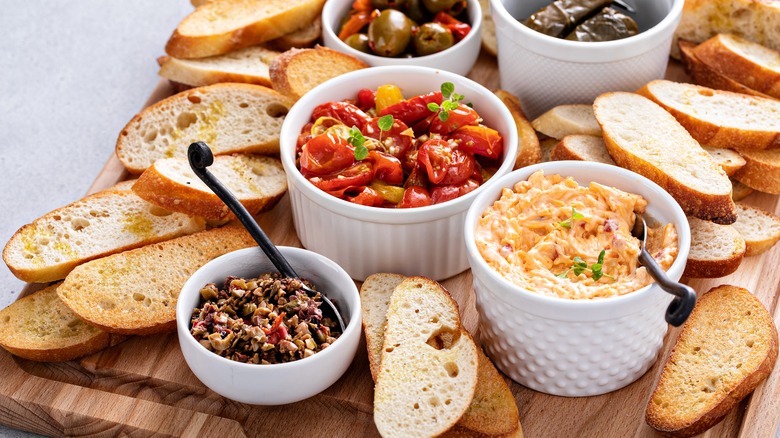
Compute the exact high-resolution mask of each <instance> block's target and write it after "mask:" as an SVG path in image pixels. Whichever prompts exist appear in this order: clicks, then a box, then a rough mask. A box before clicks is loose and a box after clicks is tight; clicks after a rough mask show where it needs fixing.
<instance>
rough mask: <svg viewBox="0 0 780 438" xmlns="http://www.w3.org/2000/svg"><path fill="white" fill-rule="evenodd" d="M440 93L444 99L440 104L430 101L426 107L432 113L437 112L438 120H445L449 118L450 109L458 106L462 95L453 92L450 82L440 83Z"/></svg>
mask: <svg viewBox="0 0 780 438" xmlns="http://www.w3.org/2000/svg"><path fill="white" fill-rule="evenodd" d="M441 95H442V96H443V97H444V99H445V100H444V101H442V103H441V105H439V104H437V103H436V102H431V103H429V104H428V109H429V110H430V111H431V112H434V113H435V112H438V113H439V120H441V121H442V122H446V121H447V119H448V118H450V111H453V110H455V109H457V108H458V102H460V101H461V100H463V95H462V94H458V93H456V92H455V85H454V84H453V83H452V82H445V83H443V84H441Z"/></svg>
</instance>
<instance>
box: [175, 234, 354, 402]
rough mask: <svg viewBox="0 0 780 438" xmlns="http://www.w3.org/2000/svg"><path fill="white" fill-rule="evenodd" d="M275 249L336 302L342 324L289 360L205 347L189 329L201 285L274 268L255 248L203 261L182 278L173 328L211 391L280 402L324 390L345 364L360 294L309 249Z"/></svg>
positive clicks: (186, 356) (334, 266)
mask: <svg viewBox="0 0 780 438" xmlns="http://www.w3.org/2000/svg"><path fill="white" fill-rule="evenodd" d="M279 250H280V251H281V253H282V255H284V257H285V258H286V259H287V261H289V262H290V265H291V266H292V267H293V269H295V271H296V273H297V274H298V275H300V276H301V277H302V278H305V279H308V280H310V281H311V282H312V283H313V284H314V285H315V286H316V287H317V290H319V291H322V292H324V293H325V294H326V295H327V296H328V298H330V299H331V301H333V302H334V303H336V305H337V306H338V308H339V312H340V313H341V317H342V319H344V323H345V324H347V328H346V330H345V331H344V333H343V334H342V335H341V336H340V337H339V338H338V339H336V341H335V342H334V343H333V344H332V345H330V346H329V347H328V348H326V349H324V350H322V351H320V352H318V353H315V354H314V355H312V356H309V357H307V358H305V359H299V360H297V361H294V362H288V363H282V364H272V365H258V364H246V363H240V362H235V361H232V360H229V359H225V358H224V357H220V356H218V355H216V354H214V353H212V352H211V351H208V350H207V349H206V348H204V347H203V346H202V345H200V344H199V343H198V342H197V341H196V340H195V338H194V337H193V336H192V335H191V334H190V319H191V317H192V311H193V309H195V307H197V306H198V302H199V299H200V289H201V288H202V287H203V286H205V285H206V284H208V283H216V284H217V285H221V284H223V283H224V282H225V278H226V277H227V276H229V275H235V276H237V277H240V278H252V277H257V276H259V275H261V274H264V273H266V272H278V271H276V269H275V268H274V266H273V264H271V261H270V260H268V258H267V257H266V256H265V254H263V252H262V250H260V248H246V249H241V250H238V251H234V252H231V253H228V254H225V255H223V256H221V257H218V258H216V259H214V260H212V261H210V262H209V263H207V264H205V265H203V266H202V267H201V268H200V269H198V270H197V271H196V272H195V273H194V274H193V275H192V277H190V279H189V280H187V282H186V283H185V284H184V287H183V288H182V290H181V293H180V294H179V298H178V302H177V304H176V330H177V332H178V336H179V346H180V347H181V351H182V353H183V354H184V360H185V361H186V362H187V365H188V366H189V367H190V369H191V370H192V372H193V373H194V374H195V376H196V377H197V378H198V379H199V380H200V381H201V382H203V384H204V385H206V386H208V387H209V388H210V389H211V390H212V391H214V392H216V393H217V394H219V395H222V396H224V397H227V398H229V399H232V400H236V401H239V402H242V403H251V404H256V405H282V404H287V403H294V402H297V401H300V400H303V399H306V398H309V397H311V396H314V395H316V394H318V393H320V392H322V391H324V390H325V389H327V388H328V387H329V386H330V385H332V384H334V383H335V382H336V381H337V380H338V379H339V378H340V377H341V375H342V374H344V372H345V371H346V370H347V368H348V367H349V365H350V364H351V363H352V359H353V358H354V357H355V352H356V351H357V347H358V343H359V342H360V330H361V329H360V326H361V318H362V314H361V307H360V296H359V294H358V290H357V287H356V286H355V283H354V282H353V281H352V279H351V278H349V275H347V273H346V272H344V270H343V269H341V268H340V267H339V266H338V265H337V264H336V263H334V262H332V261H330V260H328V259H327V258H325V257H323V256H321V255H319V254H315V253H313V252H311V251H307V250H305V249H301V248H292V247H286V246H280V247H279Z"/></svg>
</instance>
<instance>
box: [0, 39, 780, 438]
mask: <svg viewBox="0 0 780 438" xmlns="http://www.w3.org/2000/svg"><path fill="white" fill-rule="evenodd" d="M469 76H470V77H471V78H472V79H475V80H477V81H478V82H480V83H482V84H484V85H485V86H487V87H488V88H491V89H495V88H497V87H498V82H499V79H498V73H497V68H496V61H495V59H494V58H492V57H489V56H487V55H485V54H483V55H482V56H481V57H480V59H479V61H478V63H477V65H476V66H475V68H474V70H472V72H471V74H470V75H469ZM667 77H669V78H671V79H677V80H685V79H686V77H685V75H684V73H682V70H681V69H680V68H679V65H676V64H672V65H670V68H669V71H668V72H667ZM171 93H172V91H171V89H170V87H169V86H168V84H167V83H165V82H161V83H160V85H159V86H158V87H157V89H156V90H155V92H154V93H153V94H152V96H151V97H150V99H149V102H148V103H147V104H151V103H153V102H155V101H157V100H159V99H161V98H163V97H165V96H168V95H170V94H171ZM127 177H128V174H127V173H126V171H125V170H124V168H123V167H122V165H121V164H120V163H119V161H118V160H117V159H116V157H115V156H113V157H112V158H111V159H110V160H109V161H108V162H107V163H106V165H105V167H104V168H103V170H102V171H101V172H100V174H99V175H98V176H97V179H96V180H95V183H94V184H93V186H92V187H91V188H90V193H91V192H95V191H98V190H100V189H103V188H105V187H108V186H110V185H112V184H114V183H115V182H117V181H120V180H123V179H126V178H127ZM746 202H747V203H749V204H751V205H755V206H758V207H761V208H763V209H765V210H767V211H774V212H775V213H776V214H780V205H778V197H777V196H773V195H767V194H761V193H754V194H753V195H751V196H750V197H749V198H747V200H746ZM291 216H292V215H291V212H290V205H289V200H288V198H287V197H286V196H285V197H284V198H283V200H282V201H281V202H280V203H279V205H277V206H276V207H275V208H274V209H273V210H271V211H270V212H267V213H264V214H263V215H261V216H259V217H258V219H259V222H260V225H261V226H262V227H263V229H265V230H266V231H267V232H268V233H269V235H270V237H271V239H272V240H273V241H274V242H275V243H276V244H277V245H291V246H300V242H299V241H298V239H297V237H296V235H295V230H294V229H293V225H292V223H293V222H292V217H291ZM777 266H780V245H778V246H776V247H775V248H773V249H772V251H770V252H767V253H765V254H763V255H761V256H757V257H751V258H746V259H745V261H744V262H743V263H742V265H741V266H740V268H739V270H738V271H737V272H736V273H734V274H732V275H730V276H728V277H725V278H720V279H714V280H692V281H690V282H689V284H690V285H691V286H693V287H694V288H695V289H696V290H697V291H698V292H699V293H702V292H705V291H707V290H709V289H710V288H711V287H713V286H716V285H719V284H725V283H728V284H733V285H738V286H742V287H745V288H747V289H749V290H750V291H752V292H753V293H754V294H755V295H756V296H758V298H759V299H761V301H762V302H763V303H764V305H766V307H767V308H768V309H770V312H771V313H772V314H773V315H774V319H775V322H776V324H778V325H780V308H778V305H777V299H778V296H780V269H777ZM443 284H444V286H445V287H446V288H447V289H448V290H449V291H450V292H451V293H452V295H453V296H454V297H455V299H456V300H457V301H458V303H459V304H460V309H461V313H462V318H463V321H464V324H465V325H466V328H467V329H469V330H470V331H472V332H473V333H475V332H476V329H477V322H478V316H477V311H476V309H475V307H474V305H475V299H474V292H473V289H472V286H471V284H472V279H471V273H470V272H469V271H467V272H464V273H462V274H460V275H458V276H455V277H453V278H450V279H448V280H446V281H444V282H443ZM35 289H37V288H36V287H35V286H30V287H29V288H28V289H27V290H26V291H25V292H30V291H32V290H35ZM678 332H679V329H672V330H670V331H669V333H668V334H667V336H666V339H665V342H664V348H663V350H662V352H661V353H660V360H659V361H658V362H656V364H655V366H653V367H652V368H651V369H650V370H649V371H648V372H647V373H646V374H645V375H644V376H643V377H642V378H640V379H639V380H638V381H636V382H634V383H633V384H631V385H629V386H628V387H626V388H623V389H621V390H619V391H615V392H612V393H609V394H605V395H601V396H597V397H585V398H566V397H556V396H550V395H546V394H542V393H539V392H536V391H533V390H530V389H527V388H525V387H523V386H521V385H519V384H517V383H514V382H511V381H510V384H511V389H512V392H513V394H514V396H515V400H516V402H517V406H518V408H519V410H520V419H521V423H522V427H523V431H524V433H525V436H526V437H629V436H634V437H655V436H657V435H658V434H657V433H656V432H655V431H653V430H652V429H651V428H650V427H648V426H647V425H646V424H645V422H644V410H645V404H646V403H647V400H648V398H649V396H650V392H651V391H652V388H653V386H654V384H655V382H656V380H657V378H658V375H659V373H660V365H661V364H662V363H663V362H664V360H665V359H666V357H667V356H668V354H669V351H670V349H671V346H672V345H673V344H674V341H675V339H676V337H677V335H678ZM0 367H2V369H3V370H4V378H3V383H2V385H0V423H2V424H4V425H7V426H10V427H14V428H18V429H23V430H28V431H32V432H36V433H40V434H45V435H52V436H85V435H99V436H116V435H125V434H133V435H136V434H137V435H152V434H155V435H165V436H206V435H211V434H219V435H220V436H231V437H232V436H241V435H246V436H277V437H300V436H310V435H313V434H314V435H320V436H333V437H370V436H376V435H378V433H377V430H376V427H375V426H374V423H373V419H372V412H373V408H372V398H373V382H372V380H371V374H370V372H369V369H368V359H367V356H366V349H365V343H364V342H363V343H362V344H361V347H360V349H359V350H358V353H357V355H356V357H355V359H354V361H353V363H352V365H351V366H350V368H349V369H348V370H347V372H346V374H345V375H344V376H343V377H342V378H341V379H340V380H339V381H338V382H337V383H336V384H335V385H333V386H332V387H330V388H329V389H327V390H326V391H325V392H323V393H321V394H319V395H317V396H315V397H312V398H310V399H308V400H304V401H302V402H299V403H295V404H292V405H286V406H279V407H259V406H251V405H246V404H242V403H237V402H233V401H230V400H227V399H225V398H223V397H221V396H219V395H217V394H215V393H213V392H212V391H210V390H209V389H207V388H206V387H205V386H203V385H202V384H201V383H200V382H199V381H198V380H197V379H196V378H195V376H194V375H193V374H192V373H191V372H190V370H189V368H187V365H186V363H185V362H184V359H183V357H182V355H181V352H180V350H179V346H178V341H177V339H176V335H175V333H172V334H168V335H162V336H153V337H135V338H131V339H129V340H128V341H125V342H124V343H122V344H120V345H117V346H115V347H112V348H109V349H107V350H104V351H102V352H100V353H97V354H95V355H92V356H89V357H86V358H83V359H81V360H77V361H71V362H65V363H53V364H43V363H36V362H30V361H26V360H23V359H18V358H15V357H12V356H11V355H10V354H8V353H7V352H5V351H3V350H0ZM776 368H777V367H776ZM508 381H509V380H508ZM778 423H780V372H778V371H777V369H775V371H774V372H773V373H772V374H771V375H770V376H769V379H767V381H765V382H764V383H762V384H761V385H760V386H759V387H758V389H756V391H755V392H754V393H753V394H752V395H751V396H749V397H748V398H747V399H745V400H744V401H743V402H742V403H741V404H740V406H739V407H738V408H737V409H735V410H733V411H732V412H731V413H730V414H729V415H728V416H727V417H726V418H725V420H724V421H723V422H721V423H720V424H718V425H716V426H715V427H713V428H712V429H711V430H709V431H707V432H706V433H705V434H703V436H707V437H736V436H740V437H745V438H753V437H773V436H775V433H776V431H777V428H778Z"/></svg>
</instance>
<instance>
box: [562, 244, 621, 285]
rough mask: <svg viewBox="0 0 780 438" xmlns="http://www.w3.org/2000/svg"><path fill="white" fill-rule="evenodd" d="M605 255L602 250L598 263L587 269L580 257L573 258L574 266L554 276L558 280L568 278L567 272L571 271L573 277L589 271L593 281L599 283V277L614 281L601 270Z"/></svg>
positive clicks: (604, 251)
mask: <svg viewBox="0 0 780 438" xmlns="http://www.w3.org/2000/svg"><path fill="white" fill-rule="evenodd" d="M606 253H607V251H606V250H604V249H602V250H601V252H600V253H599V257H598V262H597V263H594V264H592V265H590V268H589V267H588V264H587V263H585V261H584V260H582V258H581V257H580V256H575V257H574V259H573V260H574V264H572V267H571V268H569V270H567V271H565V272H562V273H560V274H558V275H556V277H558V278H566V277H567V276H568V274H569V271H573V272H574V275H580V274H582V273H583V272H585V271H590V273H591V278H592V279H593V280H594V281H599V279H600V278H601V277H607V278H611V279H612V280H614V279H615V277H613V276H611V275H607V274H605V273H604V272H603V270H602V269H603V267H604V256H605V254H606Z"/></svg>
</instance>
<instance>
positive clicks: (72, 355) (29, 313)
mask: <svg viewBox="0 0 780 438" xmlns="http://www.w3.org/2000/svg"><path fill="white" fill-rule="evenodd" d="M59 285H60V283H57V284H53V285H51V286H48V287H46V288H44V289H41V290H39V291H38V292H35V293H33V294H30V295H27V296H26V297H24V298H20V299H18V300H16V301H15V302H13V303H12V304H11V305H10V306H8V307H6V308H5V309H3V310H0V322H2V324H0V346H2V347H3V348H5V349H6V350H8V351H9V352H10V353H11V354H14V355H16V356H19V357H22V358H24V359H29V360H35V361H39V362H63V361H67V360H71V359H76V358H78V357H82V356H86V355H88V354H92V353H95V352H98V351H100V350H102V349H104V348H106V347H109V346H111V345H114V344H116V343H117V342H120V341H121V340H123V339H124V337H122V336H117V335H110V334H108V333H107V332H105V331H103V330H100V329H99V328H97V327H93V326H91V325H89V324H87V323H85V322H84V321H82V320H81V319H79V317H78V316H76V314H75V313H73V312H71V311H70V309H68V308H67V307H65V304H63V303H62V301H60V299H59V297H57V286H59Z"/></svg>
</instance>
